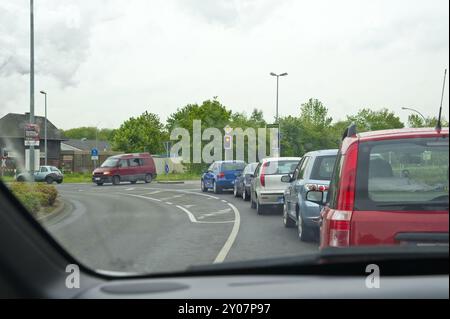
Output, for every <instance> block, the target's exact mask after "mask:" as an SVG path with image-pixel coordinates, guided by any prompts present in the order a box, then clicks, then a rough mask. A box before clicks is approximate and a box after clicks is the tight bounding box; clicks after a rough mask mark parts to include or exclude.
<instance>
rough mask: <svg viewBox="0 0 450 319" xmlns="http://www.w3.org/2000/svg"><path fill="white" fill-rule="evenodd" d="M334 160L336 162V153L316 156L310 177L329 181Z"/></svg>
mask: <svg viewBox="0 0 450 319" xmlns="http://www.w3.org/2000/svg"><path fill="white" fill-rule="evenodd" d="M334 162H336V155H333V156H319V157H317V158H316V160H315V161H314V166H313V169H312V172H311V177H310V178H311V179H316V180H323V181H329V180H330V179H331V175H332V174H333V168H334Z"/></svg>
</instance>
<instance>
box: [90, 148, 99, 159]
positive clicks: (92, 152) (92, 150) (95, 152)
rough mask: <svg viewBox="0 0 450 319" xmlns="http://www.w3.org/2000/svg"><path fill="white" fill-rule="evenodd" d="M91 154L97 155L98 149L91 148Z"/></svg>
mask: <svg viewBox="0 0 450 319" xmlns="http://www.w3.org/2000/svg"><path fill="white" fill-rule="evenodd" d="M91 156H92V157H94V156H97V157H98V149H96V148H95V147H94V148H93V149H91Z"/></svg>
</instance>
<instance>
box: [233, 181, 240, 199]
mask: <svg viewBox="0 0 450 319" xmlns="http://www.w3.org/2000/svg"><path fill="white" fill-rule="evenodd" d="M233 195H234V197H239V192H238V190H237V186H236V184H234V187H233Z"/></svg>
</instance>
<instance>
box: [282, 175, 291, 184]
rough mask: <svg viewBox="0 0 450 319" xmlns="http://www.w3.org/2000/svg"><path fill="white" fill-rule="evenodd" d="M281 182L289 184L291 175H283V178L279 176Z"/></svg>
mask: <svg viewBox="0 0 450 319" xmlns="http://www.w3.org/2000/svg"><path fill="white" fill-rule="evenodd" d="M281 181H282V182H283V183H290V182H291V181H292V177H291V175H284V176H281Z"/></svg>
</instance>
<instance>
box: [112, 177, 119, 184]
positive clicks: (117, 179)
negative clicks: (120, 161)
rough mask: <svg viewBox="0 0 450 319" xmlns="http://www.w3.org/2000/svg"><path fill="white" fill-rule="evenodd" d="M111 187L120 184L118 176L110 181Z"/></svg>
mask: <svg viewBox="0 0 450 319" xmlns="http://www.w3.org/2000/svg"><path fill="white" fill-rule="evenodd" d="M112 183H113V185H119V184H120V176H117V175H116V176H114V177H113V179H112Z"/></svg>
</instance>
